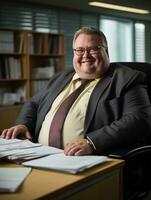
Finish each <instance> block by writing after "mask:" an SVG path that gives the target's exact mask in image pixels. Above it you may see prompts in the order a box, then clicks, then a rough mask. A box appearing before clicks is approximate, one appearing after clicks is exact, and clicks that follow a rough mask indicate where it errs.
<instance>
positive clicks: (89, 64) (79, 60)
mask: <svg viewBox="0 0 151 200" xmlns="http://www.w3.org/2000/svg"><path fill="white" fill-rule="evenodd" d="M102 45H103V44H102V42H101V39H100V37H99V36H98V35H96V34H93V35H90V34H80V35H79V36H78V37H77V39H76V40H75V43H74V45H73V48H74V49H78V51H77V52H76V51H74V57H73V65H74V69H75V71H76V72H77V74H78V75H79V76H80V77H81V78H84V79H93V78H99V77H101V75H102V74H103V73H104V72H105V71H106V70H107V69H108V67H109V57H108V54H107V51H106V48H105V47H102ZM99 46H101V47H100V48H98V47H99ZM85 49H87V50H85ZM91 49H92V50H91ZM79 50H80V51H79ZM81 50H82V51H83V54H81Z"/></svg>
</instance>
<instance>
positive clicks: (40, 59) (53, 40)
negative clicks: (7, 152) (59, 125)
mask: <svg viewBox="0 0 151 200" xmlns="http://www.w3.org/2000/svg"><path fill="white" fill-rule="evenodd" d="M64 45H65V36H64V34H61V33H60V34H54V33H43V32H33V31H27V30H16V29H15V30H13V29H0V118H3V116H4V112H5V113H7V114H8V115H9V112H11V114H10V115H9V116H12V118H13V119H10V117H9V121H10V122H11V123H10V125H12V122H13V121H15V119H16V113H18V111H19V110H20V108H21V105H22V104H23V103H24V102H25V101H26V100H28V99H29V98H30V97H31V96H33V95H34V94H35V93H37V92H38V91H39V90H41V89H42V88H43V87H44V86H45V85H46V83H47V82H48V80H49V79H50V78H51V77H52V76H53V75H54V74H55V73H57V72H59V71H63V70H64V59H65V51H64ZM13 106H14V107H15V109H12V108H13ZM17 106H18V108H19V110H18V109H17ZM10 108H11V109H10ZM16 109H17V112H16ZM13 112H14V113H15V114H14V115H13ZM6 120H7V118H6ZM7 124H8V125H9V122H8V123H7ZM3 128H7V127H4V126H2V125H0V132H1V130H2V129H3Z"/></svg>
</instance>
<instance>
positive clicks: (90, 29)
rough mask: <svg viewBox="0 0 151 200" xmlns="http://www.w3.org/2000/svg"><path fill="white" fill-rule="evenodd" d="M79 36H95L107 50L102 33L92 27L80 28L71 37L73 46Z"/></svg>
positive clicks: (105, 40)
mask: <svg viewBox="0 0 151 200" xmlns="http://www.w3.org/2000/svg"><path fill="white" fill-rule="evenodd" d="M80 34H88V35H92V34H95V35H98V36H99V37H100V39H101V41H102V43H103V45H105V47H106V48H107V46H108V45H107V39H106V36H105V35H104V33H103V32H102V31H100V30H98V29H96V28H94V27H86V26H84V27H82V28H80V29H79V30H78V31H76V32H75V34H74V36H73V45H74V43H75V40H76V39H77V37H78V36H79V35H80Z"/></svg>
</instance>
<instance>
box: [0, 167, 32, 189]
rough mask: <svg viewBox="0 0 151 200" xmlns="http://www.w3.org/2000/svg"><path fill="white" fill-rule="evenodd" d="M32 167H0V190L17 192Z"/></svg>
mask: <svg viewBox="0 0 151 200" xmlns="http://www.w3.org/2000/svg"><path fill="white" fill-rule="evenodd" d="M30 171H31V168H29V167H25V168H24V167H22V168H0V192H15V191H16V190H17V189H18V188H19V186H20V185H21V184H22V183H23V181H24V180H25V178H26V177H27V175H28V174H29V173H30Z"/></svg>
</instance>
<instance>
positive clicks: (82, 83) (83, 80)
mask: <svg viewBox="0 0 151 200" xmlns="http://www.w3.org/2000/svg"><path fill="white" fill-rule="evenodd" d="M91 81H92V79H81V85H87V84H88V83H90V82H91Z"/></svg>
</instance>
